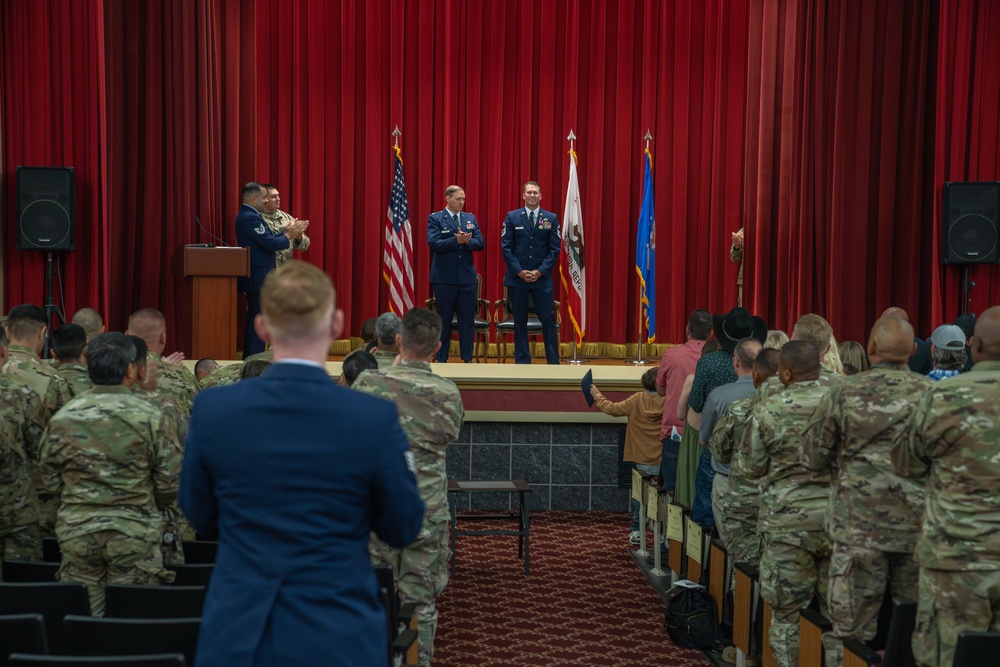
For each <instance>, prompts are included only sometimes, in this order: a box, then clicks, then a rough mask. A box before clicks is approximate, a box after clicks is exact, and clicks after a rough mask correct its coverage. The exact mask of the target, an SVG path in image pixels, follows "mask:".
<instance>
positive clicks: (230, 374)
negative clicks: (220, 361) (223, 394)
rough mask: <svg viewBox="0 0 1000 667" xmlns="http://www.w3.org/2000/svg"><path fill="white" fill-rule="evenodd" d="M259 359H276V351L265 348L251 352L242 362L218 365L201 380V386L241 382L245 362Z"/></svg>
mask: <svg viewBox="0 0 1000 667" xmlns="http://www.w3.org/2000/svg"><path fill="white" fill-rule="evenodd" d="M258 359H260V360H263V361H272V360H273V359H274V352H272V351H271V350H264V351H263V352H258V353H257V354H251V355H250V356H249V357H247V358H246V359H244V360H243V361H242V362H240V363H235V364H226V365H225V366H218V367H217V368H215V369H214V370H212V371H211V372H210V373H209V374H208V375H206V376H205V379H204V380H202V381H201V383H200V384H201V388H202V389H208V388H209V387H224V386H225V385H227V384H235V383H237V382H239V381H240V376H241V375H242V374H243V364H248V363H250V362H253V361H257V360H258Z"/></svg>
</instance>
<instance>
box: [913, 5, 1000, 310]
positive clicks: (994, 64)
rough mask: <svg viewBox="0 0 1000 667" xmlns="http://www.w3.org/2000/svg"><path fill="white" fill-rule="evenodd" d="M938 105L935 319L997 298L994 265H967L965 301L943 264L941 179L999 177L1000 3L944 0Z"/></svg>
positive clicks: (956, 278)
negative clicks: (968, 285) (969, 283)
mask: <svg viewBox="0 0 1000 667" xmlns="http://www.w3.org/2000/svg"><path fill="white" fill-rule="evenodd" d="M938 30H939V37H938V55H937V58H938V60H937V72H936V74H937V80H936V89H937V100H936V104H935V106H934V115H935V118H934V121H935V127H934V130H935V132H934V135H935V146H934V185H935V188H934V204H933V209H932V212H933V216H934V222H935V224H934V229H935V234H934V236H933V239H932V240H933V247H934V255H933V259H934V260H936V261H934V262H933V263H931V264H928V265H927V266H928V267H929V268H930V267H933V271H928V273H929V274H930V277H931V279H932V280H931V281H930V284H929V288H930V289H929V293H930V295H931V296H932V297H933V300H932V307H933V309H932V314H933V320H932V324H940V323H941V322H951V321H952V320H953V319H954V318H955V316H956V315H958V314H959V313H962V312H974V313H982V312H983V310H985V309H986V308H989V307H990V306H995V305H998V304H1000V270H998V269H997V265H995V264H993V265H989V264H984V265H980V266H973V267H970V271H969V280H970V281H972V282H974V283H976V286H975V287H973V288H972V289H971V290H970V300H971V301H970V303H969V304H968V305H967V306H963V304H962V303H961V300H962V299H961V290H962V276H963V271H962V268H961V267H957V266H948V267H944V266H942V265H941V262H940V259H939V258H940V257H941V252H942V251H941V242H942V235H941V234H940V231H939V230H940V229H941V219H942V206H941V187H942V184H943V183H945V182H947V181H997V180H1000V122H998V121H1000V64H998V63H1000V7H998V6H997V4H996V3H995V2H988V1H986V2H984V1H981V0H977V1H975V2H966V1H964V0H942V1H941V15H940V21H939V28H938Z"/></svg>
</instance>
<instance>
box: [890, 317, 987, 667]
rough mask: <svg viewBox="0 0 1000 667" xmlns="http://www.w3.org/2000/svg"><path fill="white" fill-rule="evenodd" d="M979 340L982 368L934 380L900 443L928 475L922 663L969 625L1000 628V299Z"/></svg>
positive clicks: (944, 665)
mask: <svg viewBox="0 0 1000 667" xmlns="http://www.w3.org/2000/svg"><path fill="white" fill-rule="evenodd" d="M971 349H972V356H973V359H974V360H975V362H976V363H975V365H974V366H973V367H972V370H971V371H968V372H967V373H963V374H961V375H958V376H956V377H953V378H947V379H944V380H940V381H938V382H936V383H933V384H932V385H931V387H930V389H928V390H927V391H926V392H925V393H924V395H923V396H922V397H919V405H918V407H917V410H916V414H915V415H914V417H913V421H912V423H911V426H910V432H909V436H910V437H909V439H908V440H903V441H900V442H897V443H896V445H895V446H894V447H893V450H892V463H893V466H894V467H895V468H896V470H897V471H898V472H899V473H900V474H902V475H905V476H908V477H924V476H926V477H927V486H926V489H925V493H926V496H927V502H926V508H925V511H924V515H923V522H922V523H923V525H922V529H921V533H920V538H919V539H918V541H917V549H916V556H917V561H918V562H919V564H920V593H919V597H918V602H917V625H916V628H915V630H914V633H913V657H914V658H916V661H917V663H918V664H919V665H921V666H922V667H939V666H940V667H950V665H951V664H952V662H953V661H954V656H955V644H956V642H957V640H958V635H959V633H960V632H963V631H967V630H968V631H990V632H1000V493H998V492H997V489H998V488H1000V456H998V453H997V448H998V446H1000V306H994V307H992V308H990V309H988V310H986V311H985V312H984V313H983V314H982V316H980V318H979V320H978V321H977V322H976V328H975V335H974V336H973V337H972V339H971Z"/></svg>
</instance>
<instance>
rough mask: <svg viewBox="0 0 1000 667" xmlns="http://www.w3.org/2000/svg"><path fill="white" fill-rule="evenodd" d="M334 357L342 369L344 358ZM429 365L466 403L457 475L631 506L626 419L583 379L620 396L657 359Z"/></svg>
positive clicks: (494, 497)
mask: <svg viewBox="0 0 1000 667" xmlns="http://www.w3.org/2000/svg"><path fill="white" fill-rule="evenodd" d="M222 363H226V362H222ZM326 367H327V370H328V372H329V373H330V375H331V376H332V377H334V378H339V377H340V369H341V364H340V362H338V361H331V362H327V364H326ZM431 367H432V369H433V370H434V372H435V373H438V374H439V375H442V376H443V377H446V378H449V379H451V380H452V381H453V382H455V384H456V385H458V388H459V390H460V391H461V392H462V401H463V404H464V406H465V424H464V425H463V427H462V430H461V432H460V433H459V436H458V438H457V439H456V440H455V442H454V443H452V444H451V445H449V446H448V452H447V457H448V459H447V464H448V477H449V478H450V479H524V480H526V481H527V482H528V483H529V484H531V485H532V487H534V489H535V492H534V493H533V494H530V495H529V500H530V503H531V508H532V509H561V510H590V509H593V510H609V511H621V512H623V513H624V512H625V511H627V510H628V498H629V490H628V488H620V487H627V485H628V483H629V481H630V480H629V478H628V476H627V475H625V476H624V478H623V469H622V466H621V464H620V457H621V453H620V448H621V443H622V442H623V440H622V438H623V432H624V427H625V422H626V419H625V418H624V417H608V416H607V415H605V414H604V413H602V412H601V411H600V410H598V409H597V408H596V407H594V408H590V407H588V406H587V403H586V401H585V400H584V397H583V393H582V391H581V389H580V380H581V379H582V378H583V376H584V374H585V373H586V372H587V371H588V370H591V371H593V374H594V384H596V385H597V386H598V387H599V388H600V389H601V392H602V393H603V394H604V395H605V396H607V397H608V398H609V399H610V400H613V401H621V400H624V399H625V398H627V397H628V396H630V395H631V394H633V393H635V392H636V391H641V390H642V384H641V382H640V378H641V376H642V374H643V373H644V372H646V370H648V369H649V368H651V367H652V366H650V365H647V366H634V365H632V364H625V363H623V364H621V365H620V366H617V365H603V364H602V365H595V366H588V365H586V364H581V365H570V364H562V365H559V366H547V365H544V364H531V365H527V364H524V365H517V364H452V363H447V364H432V365H431ZM626 472H627V471H626ZM620 479H623V482H622V484H619V481H620ZM470 495H471V496H472V497H471V498H470V497H469V496H470ZM459 502H460V503H462V504H461V508H463V509H465V508H472V509H509V508H510V501H509V499H508V498H507V497H505V496H503V495H502V494H465V497H464V498H462V499H461V500H460V501H459ZM514 502H515V503H516V498H515V499H514ZM624 528H625V525H624V523H623V530H624Z"/></svg>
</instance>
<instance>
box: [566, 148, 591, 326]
mask: <svg viewBox="0 0 1000 667" xmlns="http://www.w3.org/2000/svg"><path fill="white" fill-rule="evenodd" d="M569 156H570V157H569V185H568V186H566V208H565V209H564V210H563V225H562V242H563V252H562V254H561V255H560V259H559V278H560V280H561V281H562V298H563V304H564V306H563V308H564V312H565V314H566V315H568V316H569V321H570V322H572V323H573V330H574V331H575V332H576V342H577V344H578V345H579V344H580V343H582V342H583V335H584V332H585V331H586V328H587V280H586V273H585V268H586V264H585V263H584V260H583V212H582V211H581V209H580V184H579V181H577V178H576V152H575V151H573V150H570V151H569Z"/></svg>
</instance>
